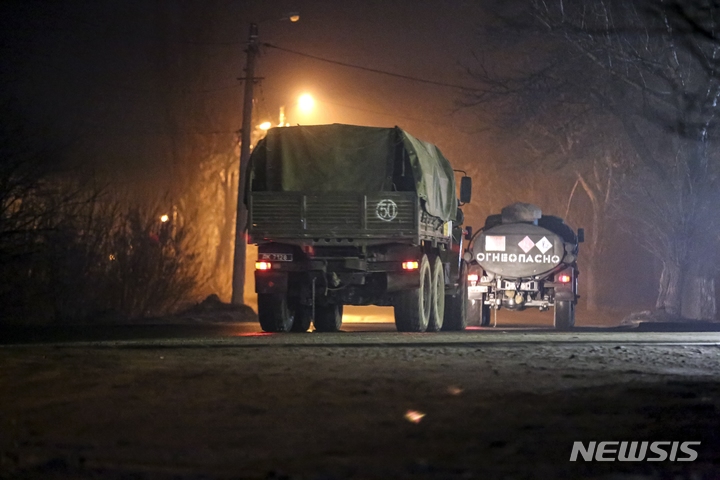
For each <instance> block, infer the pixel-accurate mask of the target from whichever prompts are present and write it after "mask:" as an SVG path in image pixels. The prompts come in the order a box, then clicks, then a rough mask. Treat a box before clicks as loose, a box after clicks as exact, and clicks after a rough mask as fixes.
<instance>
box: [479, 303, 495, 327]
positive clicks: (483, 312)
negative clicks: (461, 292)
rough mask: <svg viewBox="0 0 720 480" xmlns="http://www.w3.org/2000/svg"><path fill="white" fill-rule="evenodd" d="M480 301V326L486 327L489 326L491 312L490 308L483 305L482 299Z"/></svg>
mask: <svg viewBox="0 0 720 480" xmlns="http://www.w3.org/2000/svg"><path fill="white" fill-rule="evenodd" d="M480 301H481V302H483V303H482V304H481V305H480V326H481V327H487V326H488V325H490V313H491V312H492V309H491V308H490V305H485V298H484V297H483V299H482V300H480Z"/></svg>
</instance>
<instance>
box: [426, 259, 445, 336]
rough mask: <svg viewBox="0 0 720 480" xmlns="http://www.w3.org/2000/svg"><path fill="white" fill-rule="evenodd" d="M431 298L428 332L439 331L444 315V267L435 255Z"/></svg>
mask: <svg viewBox="0 0 720 480" xmlns="http://www.w3.org/2000/svg"><path fill="white" fill-rule="evenodd" d="M431 276H432V298H431V299H430V303H431V308H430V320H428V327H427V331H428V332H439V331H440V329H441V328H442V326H443V319H444V317H445V269H444V268H443V263H442V260H440V257H435V261H434V262H433V265H432V270H431Z"/></svg>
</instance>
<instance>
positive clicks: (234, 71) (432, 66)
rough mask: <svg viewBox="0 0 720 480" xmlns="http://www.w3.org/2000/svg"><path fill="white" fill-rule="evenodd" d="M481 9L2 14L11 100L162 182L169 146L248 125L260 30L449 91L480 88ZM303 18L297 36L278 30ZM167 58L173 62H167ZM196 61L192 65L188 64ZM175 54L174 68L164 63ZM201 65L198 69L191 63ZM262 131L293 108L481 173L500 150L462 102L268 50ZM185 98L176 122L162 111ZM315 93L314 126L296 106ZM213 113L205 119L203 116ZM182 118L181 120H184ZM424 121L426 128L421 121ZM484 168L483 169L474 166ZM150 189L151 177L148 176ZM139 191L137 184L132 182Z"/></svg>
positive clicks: (104, 156)
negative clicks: (476, 73) (432, 150)
mask: <svg viewBox="0 0 720 480" xmlns="http://www.w3.org/2000/svg"><path fill="white" fill-rule="evenodd" d="M473 3H474V2H460V1H428V0H421V1H417V0H415V1H408V0H406V1H393V2H383V1H362V2H334V1H308V0H305V1H211V2H179V1H170V0H165V1H163V0H161V1H155V2H146V1H98V2H90V1H86V2H83V1H69V2H41V1H10V2H3V7H1V8H2V12H3V13H2V20H0V21H1V22H2V23H1V24H0V27H1V29H2V32H3V33H2V52H3V53H2V58H3V62H2V84H3V94H4V95H5V96H6V97H12V98H14V99H16V101H17V104H18V105H19V107H20V109H21V111H22V112H23V114H25V115H27V116H28V117H29V118H31V119H33V121H37V122H41V123H44V124H47V123H49V124H52V125H53V128H58V129H61V130H63V131H65V133H67V134H68V135H71V136H73V138H78V139H79V140H78V143H79V145H80V148H81V149H83V150H84V151H86V152H89V153H88V156H90V157H93V162H96V163H99V164H100V165H102V166H104V167H110V170H111V171H121V172H123V173H128V170H135V169H138V168H140V169H141V170H145V172H144V173H147V172H148V171H149V172H152V174H153V175H162V172H161V170H162V169H156V168H154V166H153V164H154V162H153V161H152V160H151V158H152V157H157V152H156V148H157V146H156V145H155V144H156V143H157V142H155V141H154V140H155V139H158V138H162V137H163V136H167V135H163V133H167V132H172V131H180V132H181V133H188V134H190V133H197V134H205V135H209V134H222V133H232V132H235V131H237V130H238V129H239V127H240V124H241V117H240V112H241V109H242V82H240V81H238V80H237V78H238V77H241V76H243V75H244V73H243V68H244V64H245V53H244V51H243V50H244V45H243V42H245V41H246V39H247V34H248V25H249V22H250V21H260V22H261V23H260V25H259V32H260V42H269V43H273V44H277V45H279V46H282V47H286V48H290V49H293V50H298V51H301V52H304V53H309V54H312V55H317V56H321V57H326V58H329V59H334V60H339V61H344V62H348V63H353V64H358V65H363V66H367V67H370V68H376V69H380V70H388V71H392V72H397V73H400V74H405V75H410V76H416V77H420V78H427V79H431V80H437V81H441V82H449V83H460V84H468V85H471V84H472V79H470V78H469V77H468V76H467V75H466V74H465V73H464V72H463V64H467V63H468V62H471V56H470V53H471V49H472V42H473V33H472V28H473V26H474V25H475V24H476V23H477V22H478V21H480V18H479V17H480V15H481V14H480V12H479V9H478V8H477V7H475V6H474V5H473ZM290 11H297V12H299V13H300V16H301V19H300V21H299V22H297V23H290V22H288V21H277V20H275V19H276V18H280V17H282V15H283V14H285V13H287V12H290ZM163 50H164V51H165V52H166V53H163ZM181 51H182V52H183V55H184V57H185V58H184V59H183V61H184V62H185V63H178V62H176V60H178V59H177V54H178V52H181ZM163 55H164V56H163ZM188 58H190V59H191V61H190V62H188V61H187V59H188ZM256 76H259V77H264V80H263V81H262V85H261V86H259V87H258V88H256V91H255V93H256V95H255V97H256V101H257V107H256V111H255V118H254V123H255V124H258V123H260V121H263V120H266V119H267V118H266V117H268V116H272V117H273V118H272V120H273V121H274V122H277V115H278V109H279V107H280V106H281V105H285V106H286V110H287V114H288V117H289V118H288V120H289V121H290V122H291V124H295V123H335V122H337V123H354V124H365V125H374V126H394V125H399V126H400V127H403V128H406V129H407V130H408V131H410V132H411V133H413V134H414V135H416V136H418V137H420V138H422V139H424V140H427V141H430V142H432V143H436V144H437V145H438V146H439V147H440V148H441V149H442V150H443V152H444V153H445V154H446V156H447V157H448V158H450V160H451V161H452V162H454V163H455V164H465V163H466V162H481V161H482V157H484V156H486V155H488V152H487V146H486V145H487V142H488V140H487V138H484V137H483V136H482V135H478V134H475V133H474V132H475V131H477V130H478V129H480V128H481V127H482V124H481V123H479V122H478V121H477V119H476V117H475V115H474V114H473V113H472V112H468V111H461V112H459V113H455V114H453V111H454V110H456V107H457V105H456V102H457V101H458V99H459V98H460V96H461V92H460V91H459V90H457V89H452V88H443V87H436V86H431V85H425V84H421V83H415V82H411V81H407V80H402V79H396V78H391V77H387V76H382V75H378V74H375V73H370V72H363V71H360V70H355V69H350V68H345V67H341V66H335V65H330V64H327V63H323V62H319V61H316V60H312V59H308V58H303V57H300V56H296V55H293V54H290V53H285V52H281V51H278V50H275V49H268V48H262V51H261V56H260V58H259V59H258V63H257V70H256ZM175 90H179V91H181V92H182V94H181V95H182V97H183V98H185V100H186V101H184V102H182V103H184V104H185V105H178V104H177V102H175V105H173V108H175V109H176V111H179V112H186V110H185V109H187V108H190V105H193V107H192V108H195V110H194V111H193V112H191V113H190V114H185V113H181V114H180V115H177V114H171V116H174V117H176V118H174V119H173V121H179V122H180V123H179V124H173V125H168V120H167V116H163V115H164V113H165V112H161V110H163V109H164V108H165V107H164V106H162V104H160V103H157V100H158V98H161V97H162V96H163V95H164V94H166V93H167V92H168V91H175ZM303 92H309V93H311V94H312V95H313V96H314V97H315V99H316V100H317V102H318V103H317V107H316V113H315V114H314V115H313V116H312V117H311V118H305V117H299V116H298V115H297V114H296V110H295V109H294V108H293V107H294V102H295V101H296V98H297V97H298V95H299V94H300V93H303ZM198 105H202V107H201V109H202V110H203V111H202V115H197V114H196V113H195V112H197V109H198V107H197V106H198ZM177 117H180V118H177ZM415 119H417V120H415ZM471 157H472V158H471ZM142 176H143V177H144V176H145V175H144V174H143V175H142ZM131 178H135V175H131Z"/></svg>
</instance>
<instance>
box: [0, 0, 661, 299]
mask: <svg viewBox="0 0 720 480" xmlns="http://www.w3.org/2000/svg"><path fill="white" fill-rule="evenodd" d="M485 3H487V2H486V1H481V2H474V1H460V0H455V1H453V0H394V1H382V0H368V1H342V2H337V1H321V0H297V1H289V0H287V1H286V0H277V1H262V0H254V1H242V0H210V1H207V2H200V1H185V2H183V1H173V0H155V1H145V0H115V1H111V0H98V1H79V0H72V1H64V2H45V1H36V0H5V1H4V2H2V4H1V5H0V48H1V50H0V51H1V52H2V53H1V54H0V56H1V57H0V58H2V62H1V64H0V66H1V67H0V92H1V94H2V97H0V102H1V103H2V104H6V103H8V102H10V104H11V105H12V106H13V108H14V110H16V112H15V113H16V114H19V115H21V116H22V120H23V121H25V122H29V124H30V125H32V127H33V128H35V129H36V131H38V132H42V133H43V135H45V134H48V135H49V136H50V137H52V138H59V139H60V140H59V142H60V143H61V144H63V145H66V148H65V149H64V150H63V152H64V153H63V155H67V156H69V157H71V158H73V159H77V160H79V161H80V162H81V163H82V164H83V165H84V166H85V167H87V166H90V167H91V169H93V170H95V171H97V172H99V173H100V174H102V175H105V176H106V177H107V178H111V179H112V183H113V187H114V188H116V189H118V190H125V191H127V192H129V193H130V195H139V196H147V195H156V196H157V195H161V194H162V192H164V191H167V190H168V189H170V188H172V186H173V185H174V184H175V183H177V182H176V181H175V176H174V174H173V171H174V168H175V167H174V164H173V161H172V159H171V157H172V152H174V151H175V150H176V149H179V148H181V144H182V142H183V140H182V139H183V138H200V139H206V140H208V141H209V142H225V143H232V141H234V139H236V138H237V132H238V130H239V128H240V125H241V111H242V93H243V92H242V90H243V83H242V82H241V81H239V80H238V77H242V76H244V72H243V69H244V66H245V58H246V57H245V53H244V49H245V45H244V43H245V42H246V41H247V36H248V26H249V23H250V22H251V21H255V22H260V23H259V41H260V42H261V43H262V42H268V43H272V44H275V45H278V46H280V47H285V48H289V49H292V50H297V51H300V52H303V53H307V54H310V55H315V56H319V57H324V58H328V59H332V60H337V61H341V62H346V63H351V64H356V65H361V66H364V67H368V68H374V69H379V70H385V71H390V72H395V73H398V74H402V75H408V76H413V77H420V78H424V79H428V80H433V81H439V82H447V83H452V84H461V85H468V86H473V85H474V82H473V79H472V78H471V77H470V76H469V75H468V74H467V73H466V72H465V67H467V66H470V67H474V66H476V64H475V63H474V62H475V60H474V58H473V53H483V52H482V45H479V40H478V38H477V37H476V35H475V33H474V31H475V29H476V28H478V27H479V26H481V25H483V22H488V21H491V20H490V19H489V18H488V16H487V14H486V13H484V12H483V9H482V5H483V4H485ZM289 12H299V13H300V21H299V22H297V23H290V22H288V21H279V20H278V19H279V18H281V17H282V16H283V15H285V14H287V13H289ZM485 53H487V52H485ZM496 60H497V62H498V63H499V62H502V61H503V60H504V59H496ZM255 75H256V76H257V77H263V78H264V79H263V80H262V81H261V83H260V84H259V85H256V89H255V99H256V108H255V111H254V118H253V124H254V125H258V124H259V123H261V122H262V121H265V120H271V121H273V122H277V121H278V118H277V115H278V109H279V107H280V106H282V105H284V106H285V107H286V113H287V115H288V121H289V122H290V123H291V124H296V123H301V124H311V123H349V124H361V125H371V126H383V127H392V126H395V125H398V126H400V127H401V128H404V129H406V130H407V131H409V132H410V133H411V134H413V135H414V136H416V137H419V138H421V139H422V140H425V141H428V142H431V143H434V144H436V145H438V147H440V149H441V150H442V151H443V153H444V154H445V156H446V157H447V158H448V159H449V160H450V162H451V163H452V165H453V167H454V168H465V169H470V170H473V171H474V177H475V178H474V190H475V201H474V202H473V203H472V204H471V205H470V206H469V210H468V211H466V214H467V213H470V216H469V220H470V223H471V224H472V225H474V226H475V228H478V227H480V226H481V225H482V222H483V220H484V218H485V216H486V215H489V214H491V213H494V212H492V211H490V210H491V209H495V208H499V206H501V205H502V204H506V203H510V202H512V201H529V202H534V203H538V204H540V205H541V206H542V199H537V198H507V199H505V198H502V199H500V200H498V201H497V202H495V203H498V205H497V206H495V205H494V206H492V207H490V206H489V205H487V204H486V203H485V204H483V203H482V202H483V199H481V198H480V195H479V193H480V192H481V191H485V192H486V195H485V196H484V197H483V198H484V199H485V201H487V198H489V196H488V195H487V192H488V191H492V185H487V184H483V177H482V172H483V170H484V169H485V168H486V166H488V165H489V164H491V163H492V164H494V165H496V166H497V165H500V166H502V165H504V164H505V163H512V161H514V160H515V159H513V158H512V157H513V155H514V153H513V146H512V145H507V144H504V145H502V144H499V142H497V141H496V140H494V138H493V135H492V134H491V132H489V131H487V130H486V129H487V127H488V126H489V125H491V124H492V117H491V114H489V113H487V112H485V113H484V112H482V111H480V110H479V109H474V110H471V109H459V108H458V102H459V101H460V100H461V99H462V98H463V97H462V91H461V90H459V89H453V88H444V87H438V86H432V85H427V84H422V83H416V82H412V81H408V80H403V79H399V78H392V77H388V76H384V75H379V74H376V73H371V72H366V71H361V70H357V69H351V68H346V67H342V66H337V65H331V64H328V63H324V62H319V61H317V60H313V59H309V58H304V57H301V56H297V55H293V54H290V53H286V52H282V51H278V50H276V49H269V48H265V47H261V54H260V57H259V58H258V62H257V66H256V73H255ZM301 93H310V94H312V95H313V96H314V98H315V99H316V101H317V104H316V112H315V113H314V114H313V116H312V117H310V118H304V117H301V116H299V115H298V113H297V110H296V109H295V108H294V107H295V102H296V99H297V97H298V95H299V94H301ZM196 143H197V142H196ZM192 155H198V158H199V156H200V155H202V152H193V153H192V154H191V157H192ZM59 160H60V158H59ZM571 186H572V184H570V185H567V186H564V185H563V186H561V187H558V188H563V189H564V188H565V187H567V190H568V191H569V189H570V187H571ZM553 188H555V187H553ZM499 193H500V196H502V194H503V193H504V192H499ZM493 201H494V200H493ZM500 202H502V203H500ZM547 213H556V214H558V213H561V212H547ZM580 226H583V225H573V227H575V228H577V227H580ZM616 261H617V262H619V263H622V262H624V258H623V257H622V256H617V257H616ZM641 272H642V269H633V271H632V272H631V274H632V275H636V276H638V275H639V276H640V277H638V278H637V279H636V280H633V278H632V277H628V281H629V282H635V283H638V282H647V278H644V277H643V274H642V273H641ZM645 276H647V275H645ZM648 285H653V284H652V282H649V283H648ZM651 288H654V287H651ZM628 295H630V294H629V293H628Z"/></svg>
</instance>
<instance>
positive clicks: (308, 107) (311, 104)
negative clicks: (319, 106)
mask: <svg viewBox="0 0 720 480" xmlns="http://www.w3.org/2000/svg"><path fill="white" fill-rule="evenodd" d="M298 107H300V111H301V112H303V113H310V112H312V111H313V110H314V109H315V99H314V98H313V97H312V95H310V94H309V93H304V94H302V95H300V98H298Z"/></svg>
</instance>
